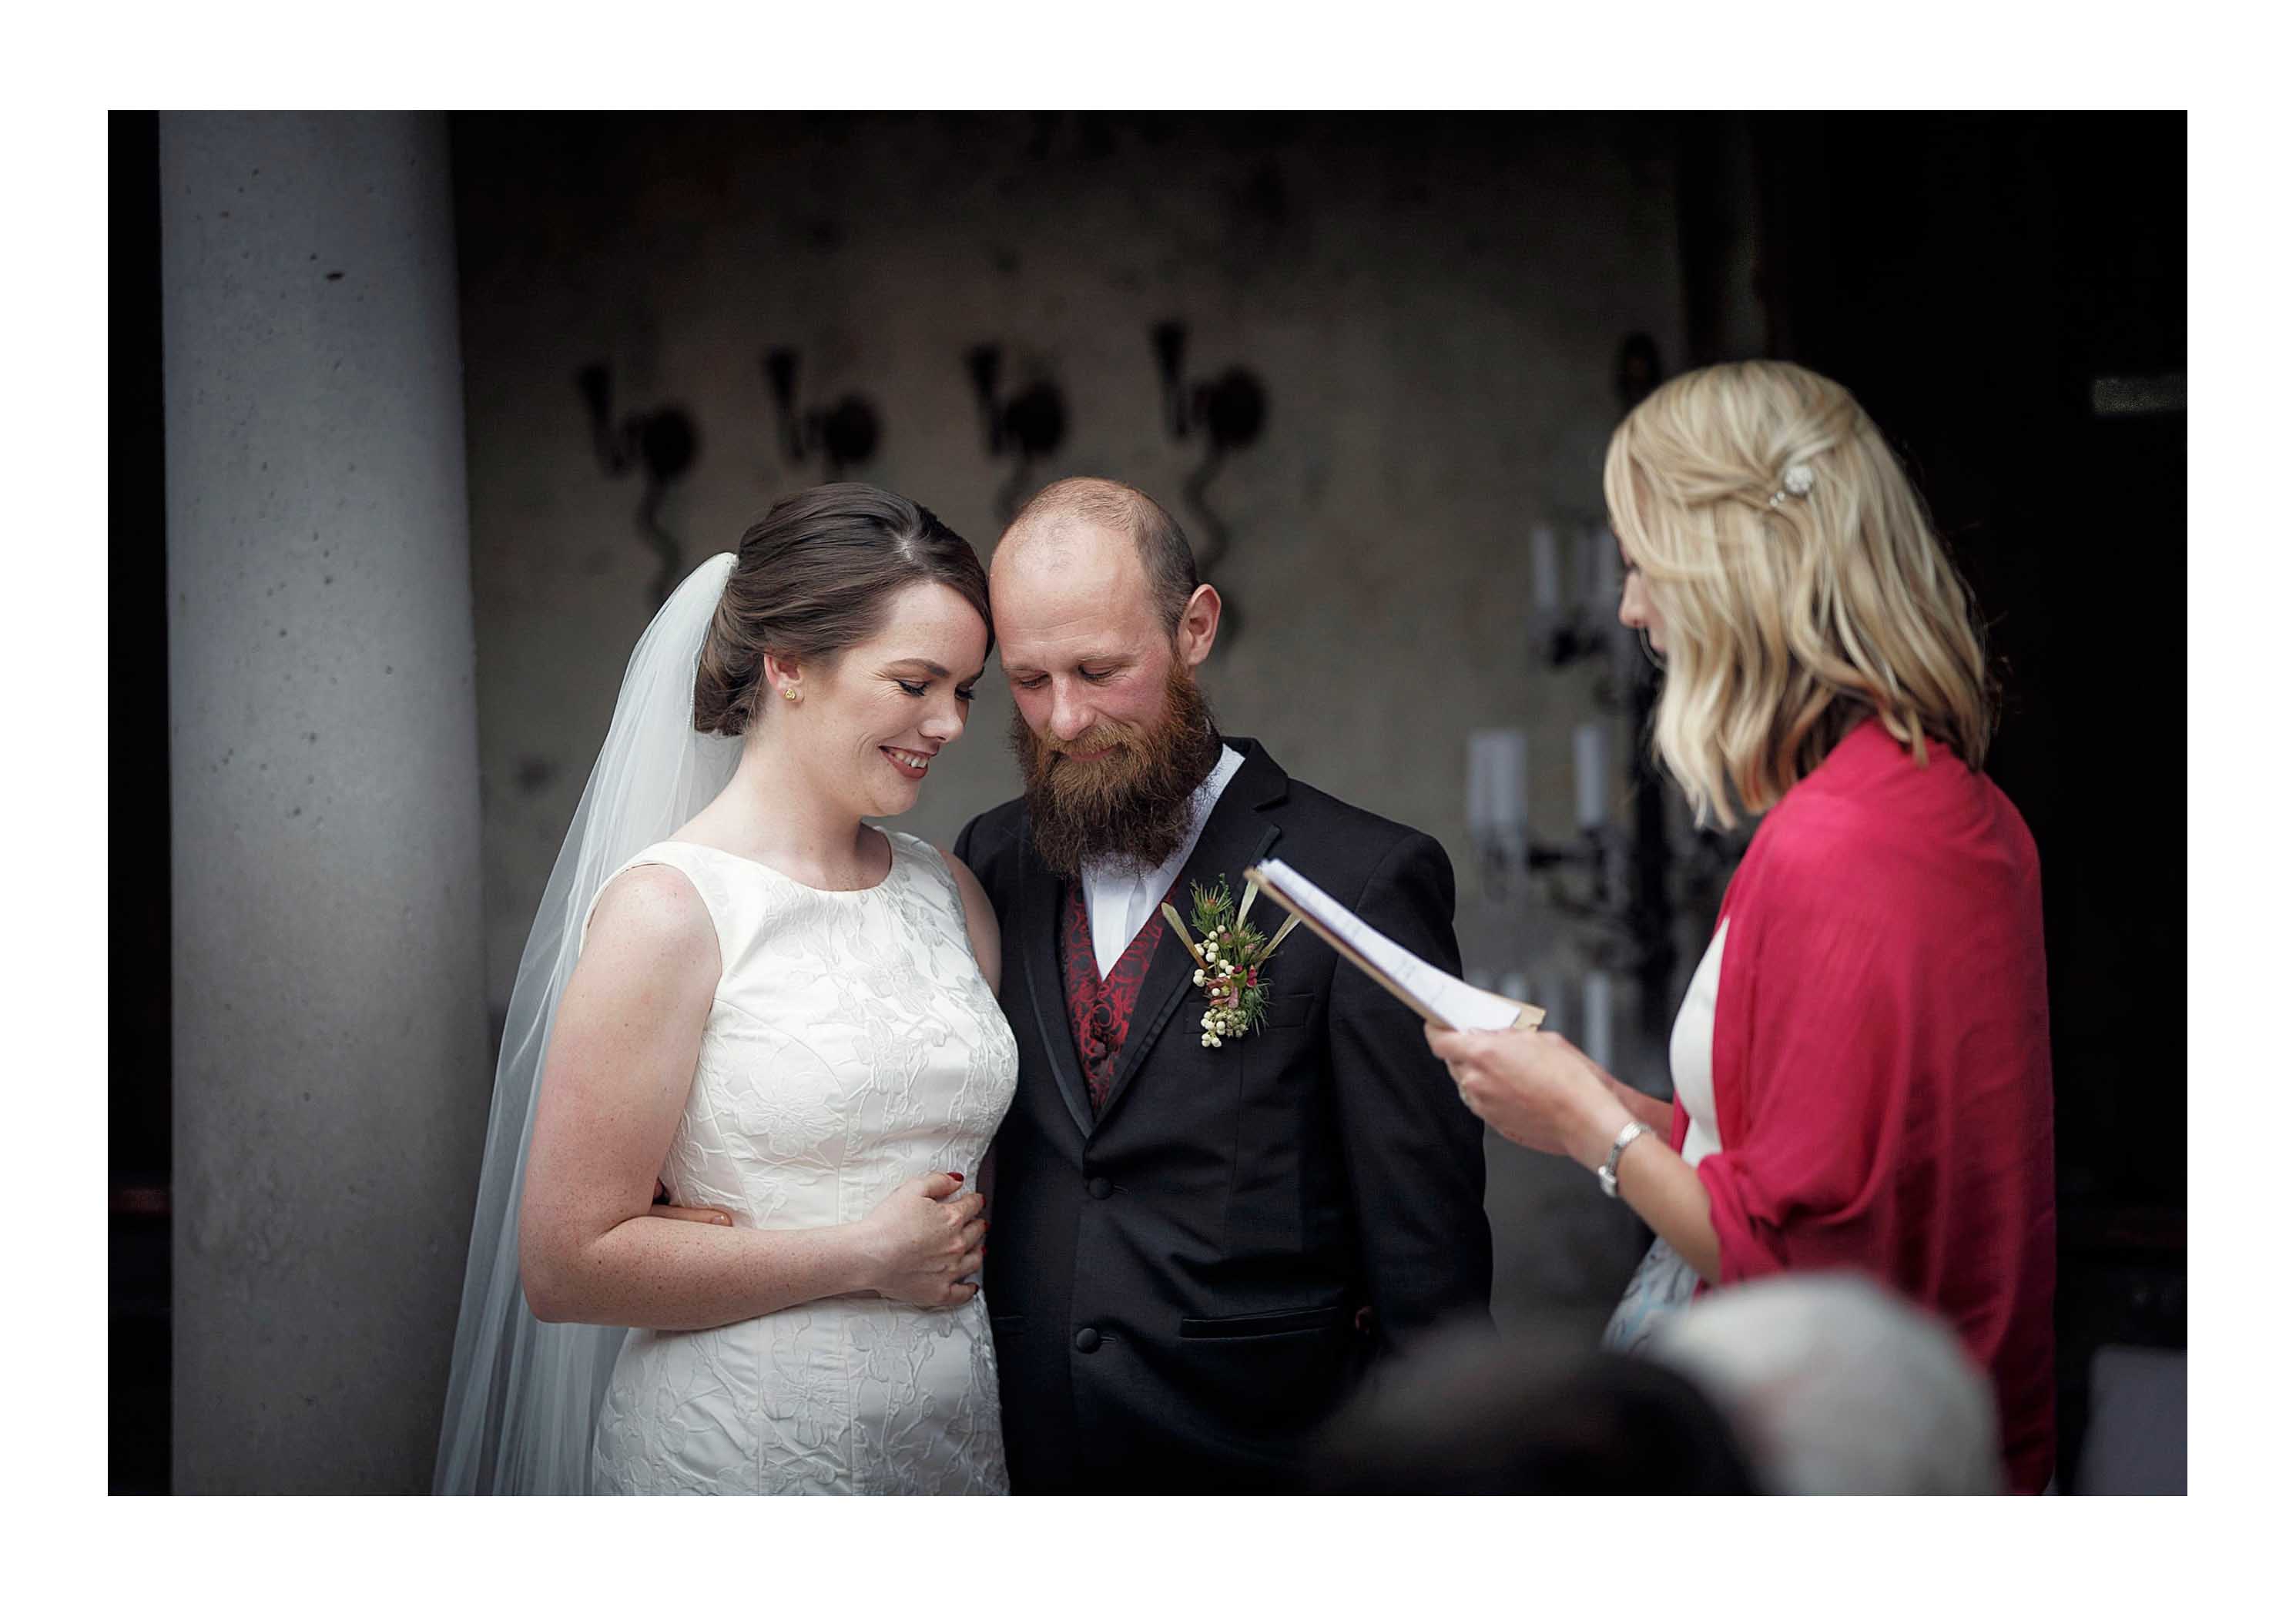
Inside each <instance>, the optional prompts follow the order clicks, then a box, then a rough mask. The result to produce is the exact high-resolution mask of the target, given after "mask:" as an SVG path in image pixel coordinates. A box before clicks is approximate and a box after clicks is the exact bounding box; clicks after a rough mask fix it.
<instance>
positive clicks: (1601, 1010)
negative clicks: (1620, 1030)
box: [1579, 971, 1612, 1071]
mask: <svg viewBox="0 0 2296 1607" xmlns="http://www.w3.org/2000/svg"><path fill="white" fill-rule="evenodd" d="M1586 993H1587V1005H1586V1018H1587V1019H1586V1021H1585V1023H1584V1025H1583V1030H1584V1031H1585V1033H1586V1037H1587V1041H1586V1042H1585V1043H1583V1044H1581V1045H1579V1048H1581V1049H1583V1050H1585V1051H1586V1053H1587V1059H1588V1060H1590V1061H1593V1062H1595V1064H1596V1065H1598V1066H1600V1067H1602V1068H1603V1070H1606V1071H1607V1070H1612V1067H1611V973H1610V972H1607V971H1590V972H1587V989H1586Z"/></svg>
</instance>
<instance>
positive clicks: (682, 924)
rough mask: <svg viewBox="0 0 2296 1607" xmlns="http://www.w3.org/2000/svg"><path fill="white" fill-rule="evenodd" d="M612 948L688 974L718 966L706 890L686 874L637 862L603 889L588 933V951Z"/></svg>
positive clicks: (623, 957) (623, 956)
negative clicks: (702, 894) (702, 889)
mask: <svg viewBox="0 0 2296 1607" xmlns="http://www.w3.org/2000/svg"><path fill="white" fill-rule="evenodd" d="M601 951H610V952H611V954H612V955H613V956H614V957H615V958H616V959H617V960H621V961H632V960H635V961H638V962H640V963H644V964H646V965H647V966H648V968H649V969H651V968H652V967H655V966H660V967H661V968H663V969H666V970H670V971H678V972H683V971H686V970H690V969H691V970H699V969H701V968H705V967H706V968H707V969H708V971H709V974H710V975H711V976H712V977H715V976H716V975H717V971H718V967H719V959H718V954H717V923H716V922H714V921H713V920H711V918H710V914H709V905H708V904H707V903H706V902H704V900H703V899H702V897H701V890H700V889H699V888H697V887H695V886H694V884H693V881H692V880H691V879H690V878H688V877H687V876H686V875H685V873H684V872H682V871H680V870H678V869H677V868H676V867H675V866H674V865H664V864H659V863H657V864H652V865H633V866H631V867H630V868H629V869H628V870H626V871H624V872H623V873H621V874H619V876H616V877H615V878H613V880H611V881H609V882H607V883H606V885H605V887H604V888H603V889H602V890H600V891H599V894H598V902H597V904H596V905H595V906H594V907H593V909H592V911H591V914H590V922H589V925H588V927H587V929H586V931H585V933H584V936H583V952H584V954H585V955H589V954H593V953H598V952H601Z"/></svg>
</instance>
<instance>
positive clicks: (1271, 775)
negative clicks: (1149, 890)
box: [1055, 737, 1289, 1123]
mask: <svg viewBox="0 0 2296 1607" xmlns="http://www.w3.org/2000/svg"><path fill="white" fill-rule="evenodd" d="M1227 745H1228V746H1230V747H1232V748H1234V749H1235V750H1237V751H1238V752H1240V753H1242V755H1243V756H1244V757H1243V767H1242V769H1241V770H1238V771H1237V772H1236V773H1235V776H1234V779H1233V780H1231V781H1230V782H1229V783H1228V784H1227V787H1226V790H1225V791H1222V792H1221V793H1220V796H1219V802H1218V803H1217V804H1215V805H1213V806H1212V812H1211V816H1210V819H1208V820H1206V821H1205V822H1204V830H1203V835H1202V836H1201V837H1199V838H1197V839H1196V846H1195V848H1194V849H1193V851H1192V852H1191V853H1190V854H1189V855H1188V861H1187V863H1186V864H1185V865H1182V866H1181V867H1180V873H1179V874H1178V875H1177V877H1175V878H1174V879H1173V881H1172V889H1171V890H1170V891H1169V892H1168V893H1166V894H1165V895H1164V901H1165V902H1166V903H1168V904H1169V905H1170V906H1172V907H1173V908H1174V909H1176V910H1177V911H1178V912H1179V913H1180V918H1181V919H1182V920H1184V921H1185V920H1186V919H1187V916H1188V909H1189V903H1190V900H1189V898H1188V885H1189V883H1190V882H1193V881H1201V882H1202V883H1203V884H1204V885H1205V886H1207V887H1210V885H1211V884H1212V882H1213V881H1215V880H1216V879H1217V878H1218V877H1220V876H1223V875H1224V876H1226V878H1227V885H1228V890H1229V891H1230V892H1232V893H1234V894H1235V895H1236V896H1237V897H1238V898H1242V895H1243V885H1244V884H1243V872H1244V870H1245V869H1246V868H1247V867H1248V866H1251V865H1257V864H1259V861H1260V860H1262V859H1264V858H1266V857H1267V851H1268V850H1269V849H1272V848H1274V847H1275V840H1276V839H1277V838H1279V837H1281V836H1282V835H1283V827H1281V826H1280V825H1278V824H1275V821H1274V820H1272V819H1270V818H1269V817H1268V816H1267V815H1266V814H1265V813H1263V811H1265V810H1267V809H1268V808H1270V807H1272V806H1273V805H1275V804H1276V803H1279V802H1281V801H1282V800H1283V795H1284V792H1285V791H1286V790H1287V788H1288V786H1289V782H1288V780H1287V778H1286V777H1285V775H1284V774H1283V769H1282V767H1279V766H1278V765H1277V764H1276V762H1275V760H1274V759H1272V758H1268V757H1267V750H1266V749H1264V748H1262V747H1260V745H1259V743H1258V742H1253V741H1252V740H1251V738H1249V737H1230V738H1228V739H1227ZM1148 918H1149V919H1150V920H1151V921H1157V922H1160V921H1162V920H1163V919H1164V916H1163V914H1162V912H1160V911H1154V910H1152V911H1151V912H1149V916H1148ZM1195 970H1196V963H1195V962H1194V961H1193V960H1192V959H1190V958H1189V957H1188V951H1187V949H1186V948H1185V947H1183V946H1182V945H1181V944H1180V942H1179V941H1178V939H1177V937H1176V935H1175V934H1173V933H1171V932H1170V931H1167V932H1166V933H1165V935H1164V938H1163V939H1162V940H1161V941H1160V942H1159V943H1158V944H1157V946H1156V956H1155V958H1154V959H1152V960H1151V961H1149V963H1148V974H1147V976H1146V977H1145V978H1144V979H1143V980H1142V981H1141V984H1140V998H1139V1001H1138V1002H1137V1003H1136V1004H1134V1006H1133V1009H1132V1024H1131V1026H1130V1027H1129V1028H1128V1029H1126V1031H1125V1034H1124V1047H1123V1048H1122V1049H1121V1050H1119V1051H1118V1053H1117V1056H1116V1075H1115V1078H1114V1079H1113V1080H1112V1081H1111V1083H1110V1085H1109V1089H1108V1100H1107V1103H1105V1104H1103V1106H1102V1107H1101V1111H1100V1119H1101V1121H1102V1122H1103V1123H1105V1122H1107V1120H1108V1119H1110V1118H1111V1116H1113V1115H1115V1113H1116V1107H1117V1105H1118V1104H1119V1103H1121V1102H1122V1101H1123V1098H1124V1095H1125V1090H1127V1089H1128V1088H1129V1087H1130V1086H1132V1084H1133V1081H1134V1079H1135V1078H1136V1077H1137V1076H1138V1074H1139V1070H1140V1067H1141V1066H1142V1064H1143V1063H1144V1062H1146V1060H1147V1058H1148V1056H1149V1054H1150V1053H1151V1052H1152V1050H1153V1049H1154V1048H1155V1046H1156V1040H1157V1039H1158V1038H1159V1037H1161V1036H1162V1034H1163V1031H1164V1028H1165V1026H1166V1025H1167V1024H1168V1023H1169V1021H1171V1019H1172V1017H1173V1016H1174V1015H1176V1014H1177V1013H1179V1011H1180V1009H1181V1007H1182V1006H1183V1004H1185V1002H1186V1000H1187V999H1188V998H1189V996H1191V994H1192V993H1193V990H1194V988H1195V981H1194V977H1195ZM1055 991H1056V992H1057V988H1056V989H1055ZM1197 996H1198V997H1201V995H1197ZM1191 1019H1193V1017H1192V1018H1191ZM1074 1058H1075V1057H1074V1055H1073V1054H1071V1055H1070V1060H1071V1061H1073V1060H1074ZM1082 1077H1083V1072H1082V1070H1081V1069H1079V1070H1078V1081H1079V1084H1081V1080H1082ZM1087 1108H1089V1107H1087Z"/></svg>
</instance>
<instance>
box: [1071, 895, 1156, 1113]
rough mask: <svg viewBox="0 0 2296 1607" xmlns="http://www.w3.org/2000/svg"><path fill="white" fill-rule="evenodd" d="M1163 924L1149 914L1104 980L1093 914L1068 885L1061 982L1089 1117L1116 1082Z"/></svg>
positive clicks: (1096, 1110) (1098, 1109) (1105, 1100)
mask: <svg viewBox="0 0 2296 1607" xmlns="http://www.w3.org/2000/svg"><path fill="white" fill-rule="evenodd" d="M1163 936H1164V921H1163V918H1162V917H1161V916H1160V915H1153V914H1152V915H1150V916H1149V917H1148V921H1147V923H1146V924H1145V925H1144V926H1142V927H1141V929H1140V931H1138V933H1137V934H1136V935H1135V936H1134V938H1133V939H1132V941H1131V943H1130V944H1128V946H1127V947H1126V948H1125V950H1124V952H1123V953H1122V954H1121V955H1118V956H1117V960H1116V964H1115V966H1114V968H1113V969H1111V971H1110V972H1109V973H1108V975H1107V976H1106V977H1103V976H1102V975H1101V974H1100V963H1099V961H1097V960H1096V959H1095V958H1094V956H1093V947H1092V910H1091V907H1090V906H1088V905H1087V904H1086V902H1085V897H1084V884H1083V883H1082V882H1081V881H1071V882H1070V883H1069V896H1068V903H1067V906H1065V908H1064V910H1063V912H1062V920H1061V981H1062V986H1063V990H1064V991H1065V992H1066V994H1067V996H1068V1004H1069V1030H1070V1033H1072V1034H1073V1035H1074V1036H1075V1037H1076V1046H1077V1055H1078V1059H1079V1060H1081V1061H1082V1062H1083V1063H1084V1081H1085V1088H1086V1090H1087V1093H1089V1094H1090V1095H1091V1096H1092V1113H1093V1114H1094V1115H1095V1116H1098V1115H1099V1114H1100V1111H1101V1107H1102V1106H1103V1105H1105V1104H1106V1103H1108V1091H1109V1089H1110V1088H1111V1086H1114V1084H1115V1081H1116V1055H1117V1052H1118V1051H1119V1050H1120V1049H1122V1048H1123V1047H1124V1035H1125V1034H1126V1033H1127V1032H1128V1031H1129V1030H1130V1029H1131V1026H1132V1007H1133V1005H1135V1004H1138V1003H1139V1002H1140V985H1141V984H1142V983H1143V982H1144V981H1146V980H1148V962H1149V961H1150V960H1152V959H1153V958H1154V957H1155V955H1156V945H1157V944H1158V943H1159V942H1160V941H1162V939H1163Z"/></svg>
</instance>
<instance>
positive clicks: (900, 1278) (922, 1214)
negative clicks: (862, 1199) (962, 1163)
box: [858, 1172, 988, 1306]
mask: <svg viewBox="0 0 2296 1607" xmlns="http://www.w3.org/2000/svg"><path fill="white" fill-rule="evenodd" d="M963 1185H964V1178H962V1177H959V1176H957V1174H955V1173H954V1172H927V1173H926V1174H925V1175H924V1176H923V1177H912V1178H910V1179H909V1181H907V1182H906V1183H904V1184H903V1185H901V1186H900V1187H898V1188H897V1189H895V1190H894V1191H893V1192H892V1193H891V1194H890V1196H889V1197H888V1198H887V1199H886V1201H885V1202H884V1203H883V1204H882V1205H880V1206H879V1207H878V1208H877V1209H875V1210H873V1211H871V1212H870V1213H869V1214H868V1216H866V1217H865V1218H863V1219H862V1220H861V1222H860V1223H859V1225H858V1226H859V1227H860V1229H861V1234H862V1242H863V1244H864V1254H865V1256H866V1257H867V1260H868V1265H869V1266H870V1267H872V1268H873V1271H872V1273H871V1275H870V1283H869V1287H870V1288H872V1289H873V1290H875V1291H877V1292H878V1293H879V1294H881V1295H883V1296H884V1297H885V1298H886V1299H887V1300H905V1301H906V1302H907V1303H908V1304H910V1305H912V1306H962V1305H963V1304H964V1302H965V1301H967V1300H971V1299H972V1297H973V1296H974V1295H975V1294H978V1293H979V1292H980V1285H979V1284H977V1283H964V1282H962V1281H961V1280H962V1279H964V1278H965V1277H967V1276H969V1275H972V1274H973V1273H976V1272H978V1271H980V1242H981V1240H983V1239H984V1238H986V1237H988V1223H987V1222H985V1221H983V1220H982V1219H981V1216H980V1210H981V1207H982V1206H983V1204H985V1203H986V1201H983V1200H982V1198H981V1196H980V1194H978V1193H971V1194H964V1195H961V1196H958V1197H957V1198H955V1199H951V1198H950V1196H951V1195H953V1194H955V1193H956V1191H957V1190H958V1189H959V1188H960V1187H962V1186H963Z"/></svg>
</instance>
